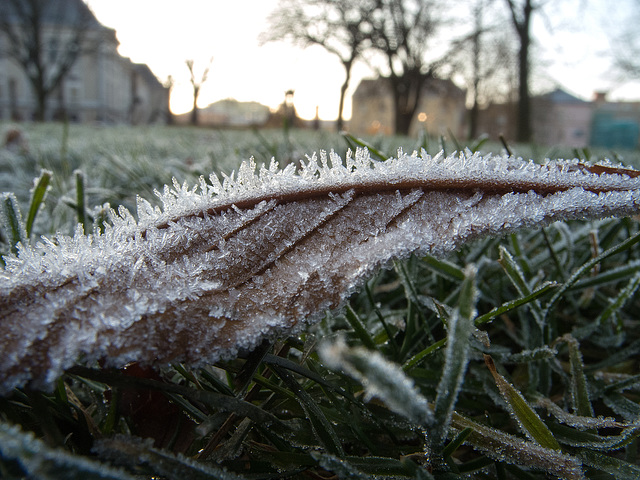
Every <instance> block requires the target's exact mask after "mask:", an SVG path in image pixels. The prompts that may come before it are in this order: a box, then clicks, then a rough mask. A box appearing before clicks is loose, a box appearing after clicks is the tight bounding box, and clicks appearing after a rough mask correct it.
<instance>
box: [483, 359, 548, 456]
mask: <svg viewBox="0 0 640 480" xmlns="http://www.w3.org/2000/svg"><path fill="white" fill-rule="evenodd" d="M484 360H485V363H486V364H487V367H488V368H489V371H490V372H491V375H493V378H494V380H495V381H496V385H497V387H498V390H500V393H501V394H502V397H503V398H504V400H505V401H506V402H507V405H508V407H509V413H511V415H512V416H513V417H514V418H515V420H516V421H517V422H518V425H519V426H520V428H521V429H522V431H523V433H524V434H525V435H527V437H529V438H530V439H531V440H533V441H535V442H536V443H538V444H539V445H540V446H542V447H544V448H548V449H551V450H560V445H559V444H558V441H557V440H556V439H555V438H554V437H553V434H552V433H551V431H550V430H549V428H548V427H547V426H546V425H545V424H544V422H543V421H542V420H541V419H540V417H539V416H538V414H537V413H536V412H534V411H533V409H532V408H531V407H530V406H529V404H528V403H527V401H526V400H525V399H524V397H523V396H522V394H521V393H520V392H519V391H518V390H516V389H515V388H514V387H513V385H511V384H510V383H509V382H507V380H506V379H505V378H504V377H503V376H502V375H500V374H499V373H498V371H497V370H496V366H495V364H494V363H493V360H492V358H491V357H490V356H489V355H485V356H484Z"/></svg>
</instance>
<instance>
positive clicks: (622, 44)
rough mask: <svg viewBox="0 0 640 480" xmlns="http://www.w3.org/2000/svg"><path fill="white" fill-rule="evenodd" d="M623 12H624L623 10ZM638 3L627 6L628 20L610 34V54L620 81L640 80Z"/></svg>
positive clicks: (639, 11)
mask: <svg viewBox="0 0 640 480" xmlns="http://www.w3.org/2000/svg"><path fill="white" fill-rule="evenodd" d="M623 11H624V10H623ZM639 22H640V2H638V1H632V2H630V5H629V14H628V18H627V19H626V20H625V21H623V22H620V23H618V24H617V25H616V26H615V27H616V29H615V30H612V31H613V32H615V33H612V34H611V39H610V43H611V54H612V56H613V67H614V70H615V71H616V72H617V73H618V74H619V75H620V77H621V80H639V79H640V33H639V31H638V23H639Z"/></svg>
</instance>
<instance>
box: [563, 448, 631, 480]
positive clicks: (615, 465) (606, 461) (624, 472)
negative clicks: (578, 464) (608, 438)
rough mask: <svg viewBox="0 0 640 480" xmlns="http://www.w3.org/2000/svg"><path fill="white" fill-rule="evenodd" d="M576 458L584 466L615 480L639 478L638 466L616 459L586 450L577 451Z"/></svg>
mask: <svg viewBox="0 0 640 480" xmlns="http://www.w3.org/2000/svg"><path fill="white" fill-rule="evenodd" d="M576 457H578V458H579V459H580V460H582V461H583V462H584V463H585V465H588V466H590V467H593V468H596V469H598V470H600V471H601V472H606V473H608V474H609V475H612V477H613V478H615V479H616V480H638V478H640V467H639V466H637V465H633V464H631V463H628V462H625V461H624V460H620V459H619V458H616V457H610V456H607V455H603V454H602V453H598V452H594V451H593V450H587V449H581V450H578V452H577V453H576Z"/></svg>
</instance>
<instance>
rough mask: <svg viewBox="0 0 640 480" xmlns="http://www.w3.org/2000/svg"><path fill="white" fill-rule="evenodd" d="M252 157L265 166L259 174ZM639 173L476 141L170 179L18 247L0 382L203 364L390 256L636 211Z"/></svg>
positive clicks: (7, 297) (321, 301) (349, 285)
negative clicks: (456, 148) (91, 368)
mask: <svg viewBox="0 0 640 480" xmlns="http://www.w3.org/2000/svg"><path fill="white" fill-rule="evenodd" d="M256 170H257V171H256ZM638 175H640V172H638V171H635V170H628V169H625V168H620V167H615V166H612V165H609V164H607V165H592V166H589V165H585V164H583V163H581V162H580V161H578V160H573V161H557V162H548V163H547V164H544V165H538V164H535V163H533V162H524V161H522V160H520V159H514V158H508V157H502V156H495V157H494V156H481V155H479V154H471V153H470V152H466V153H461V154H456V155H451V156H449V157H446V158H445V157H443V156H442V155H438V156H435V157H431V156H429V155H428V154H427V153H426V152H424V151H423V152H422V154H421V155H418V154H416V153H414V154H413V155H406V154H403V153H402V152H401V151H399V152H398V158H397V159H390V160H388V161H385V162H378V161H374V160H372V159H371V158H370V156H369V153H368V152H367V151H366V150H358V151H357V152H356V154H355V155H351V154H348V155H347V157H346V159H345V161H343V160H342V159H341V158H340V157H339V156H338V155H336V154H334V153H333V152H332V153H331V154H329V155H327V154H325V153H324V152H321V154H320V157H319V158H318V157H316V156H315V155H314V156H312V157H308V159H307V161H306V162H303V163H302V167H301V168H300V169H298V170H297V171H296V169H295V168H294V167H293V166H291V165H290V166H288V167H287V168H285V169H283V170H281V169H279V168H278V166H277V163H275V162H272V163H271V165H270V166H268V167H265V166H263V167H260V168H259V169H257V168H256V165H255V164H254V163H253V161H251V162H247V163H244V164H243V165H242V166H241V167H240V168H239V170H238V172H237V173H236V174H232V175H230V176H225V177H224V178H223V180H222V181H220V180H219V179H218V178H217V177H215V176H212V177H211V183H207V182H205V181H204V179H202V180H201V182H200V185H198V186H197V187H194V188H191V187H189V186H188V185H186V184H183V185H180V184H179V183H178V182H176V181H174V185H173V188H171V187H165V189H164V191H163V192H158V196H159V197H160V200H161V202H162V204H163V207H162V208H158V207H155V208H154V207H152V206H151V204H150V203H149V202H147V201H146V200H142V199H140V200H139V202H138V211H137V220H136V219H135V218H134V216H133V215H132V214H131V213H130V212H128V211H127V210H126V209H124V208H121V209H120V210H119V211H118V212H117V213H116V212H115V211H111V214H110V219H111V223H112V226H108V227H106V228H105V230H104V233H103V234H101V235H95V236H94V235H89V236H85V235H83V234H82V231H81V229H79V230H78V231H77V232H76V235H75V236H74V237H67V236H62V235H59V236H58V237H56V238H55V239H53V240H49V239H42V242H40V243H38V244H37V245H35V246H33V247H31V246H24V245H20V246H19V251H18V254H17V256H13V255H12V256H9V257H7V258H6V263H7V266H6V269H5V270H4V271H0V342H1V343H0V345H1V352H2V354H1V355H0V385H1V386H0V393H7V392H8V391H10V390H11V389H12V388H14V387H17V386H23V385H25V384H27V383H31V385H32V386H34V387H38V388H50V387H51V385H52V383H53V382H54V381H55V380H56V379H57V378H58V377H59V376H60V375H61V374H62V373H63V372H64V370H65V369H67V368H69V367H70V366H72V365H73V364H74V363H75V362H78V361H82V362H84V363H89V362H93V361H96V360H98V359H101V360H104V362H105V363H106V365H110V366H116V367H117V366H122V365H124V364H125V363H127V362H129V361H134V360H135V361H139V362H142V363H145V364H155V365H160V364H168V363H170V362H185V363H188V364H191V365H194V366H196V365H202V364H206V363H211V362H214V361H216V360H218V359H221V358H228V357H232V356H234V355H236V354H237V353H238V352H239V351H240V350H242V349H250V348H252V347H254V346H255V345H257V344H258V343H260V341H261V340H262V339H264V338H265V337H270V336H274V335H277V334H281V333H284V332H289V331H291V330H295V329H297V328H301V326H302V325H303V324H304V323H309V322H313V321H314V320H316V319H317V318H318V317H319V316H320V315H321V314H322V312H324V311H325V310H326V309H328V308H337V307H339V306H340V305H341V304H342V303H343V302H344V300H345V299H346V298H347V297H348V296H349V295H350V294H351V293H352V292H353V291H354V289H355V288H357V286H358V285H359V284H360V283H361V282H362V281H363V279H365V278H366V277H367V276H369V275H371V274H372V273H373V272H374V271H375V270H376V269H378V268H379V267H381V266H384V265H385V264H387V263H388V262H390V261H391V260H392V259H396V258H402V257H406V256H408V255H410V254H411V253H413V252H416V253H420V254H425V253H429V254H434V255H442V254H444V253H446V252H449V251H451V250H453V249H455V248H457V247H458V246H460V245H461V244H463V243H465V242H468V241H470V240H473V239H475V238H477V237H479V236H483V235H501V234H504V233H506V232H509V231H512V230H514V229H518V228H523V227H533V226H541V225H544V224H547V223H549V222H551V221H553V220H559V219H572V218H601V217H608V216H612V215H616V216H624V215H630V214H633V213H635V212H637V211H638V210H639V206H640V178H638Z"/></svg>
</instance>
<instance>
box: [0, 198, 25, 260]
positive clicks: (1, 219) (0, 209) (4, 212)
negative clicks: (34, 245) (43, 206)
mask: <svg viewBox="0 0 640 480" xmlns="http://www.w3.org/2000/svg"><path fill="white" fill-rule="evenodd" d="M0 202H2V203H0V227H1V228H2V230H3V231H4V233H5V235H6V236H7V238H8V240H9V245H10V248H11V252H12V253H14V254H17V253H18V243H22V244H23V245H27V243H28V241H27V239H28V237H27V231H26V229H25V228H24V223H22V213H20V205H19V204H18V199H17V198H16V196H15V195H14V194H13V193H3V194H1V196H0Z"/></svg>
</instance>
